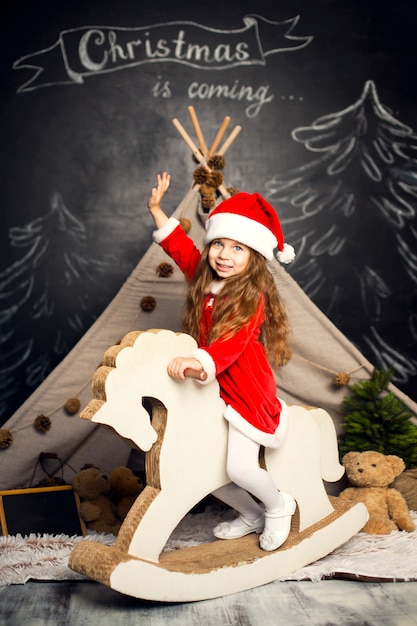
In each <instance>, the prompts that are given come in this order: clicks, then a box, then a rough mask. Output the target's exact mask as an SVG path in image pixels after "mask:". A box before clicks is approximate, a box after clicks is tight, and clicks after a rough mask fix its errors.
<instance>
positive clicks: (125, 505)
mask: <svg viewBox="0 0 417 626" xmlns="http://www.w3.org/2000/svg"><path fill="white" fill-rule="evenodd" d="M110 486H111V494H112V501H113V503H114V504H115V506H116V513H117V517H118V518H119V520H121V521H123V520H124V519H125V517H126V515H127V514H128V512H129V509H130V507H131V506H132V504H133V503H134V501H135V500H136V498H137V497H138V495H139V494H140V493H141V491H143V488H144V485H143V481H142V479H141V478H139V477H138V476H136V474H134V473H133V471H132V470H131V469H130V468H128V467H123V466H122V467H116V468H115V469H114V470H112V472H111V473H110Z"/></svg>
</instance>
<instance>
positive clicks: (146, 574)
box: [69, 330, 368, 602]
mask: <svg viewBox="0 0 417 626" xmlns="http://www.w3.org/2000/svg"><path fill="white" fill-rule="evenodd" d="M195 347H196V344H195V341H194V340H193V339H192V338H191V337H190V336H189V335H186V334H184V333H174V332H172V331H168V330H150V331H133V332H130V333H128V334H127V335H126V336H125V337H124V338H123V340H122V341H121V343H120V344H119V345H117V346H112V347H111V348H109V350H107V352H106V354H105V356H104V360H103V364H102V365H101V366H100V367H99V368H98V369H97V370H96V372H95V374H94V377H93V394H94V399H93V400H92V401H91V402H90V403H89V404H88V406H87V407H86V408H85V409H84V411H83V412H82V414H81V417H82V418H84V419H90V420H91V421H93V422H97V423H100V424H105V425H107V426H108V427H111V428H112V429H114V430H115V431H116V432H117V433H118V434H119V435H120V436H122V437H123V438H125V439H127V440H129V441H131V442H133V444H134V445H135V446H137V447H139V448H140V449H142V450H144V451H145V452H146V484H147V485H146V487H145V489H144V490H143V491H142V493H141V494H140V495H139V496H138V498H137V500H136V502H135V503H134V504H133V506H132V508H131V509H130V511H129V513H128V515H127V517H126V519H125V521H124V523H123V525H122V527H121V529H120V531H119V534H118V536H117V538H116V541H115V545H114V546H113V547H109V546H106V545H103V544H101V543H97V542H94V541H81V542H80V543H78V544H77V546H76V547H75V549H74V550H73V552H72V554H71V556H70V561H69V566H70V567H71V568H72V569H73V570H76V571H78V572H80V573H82V574H84V575H86V576H88V577H89V578H92V579H94V580H96V581H98V582H100V583H103V584H104V585H107V586H109V587H111V588H112V589H114V590H117V591H119V592H121V593H124V594H127V595H130V596H133V597H137V598H142V599H147V600H156V601H169V602H184V601H195V600H203V599H208V598H214V597H218V596H223V595H227V594H230V593H235V592H239V591H243V590H246V589H250V588H253V587H257V586H260V585H263V584H265V583H268V582H271V581H273V580H277V579H279V578H281V577H283V576H285V575H287V574H289V573H291V572H293V571H295V570H297V569H299V568H301V567H304V566H306V565H307V564H309V563H312V562H314V561H316V560H317V559H320V558H322V557H324V556H325V555H327V554H329V553H330V552H331V551H333V550H334V549H335V548H337V547H338V546H340V545H341V544H343V543H345V542H346V541H348V540H349V539H350V538H351V537H352V536H353V535H354V534H356V533H357V532H359V530H360V529H361V528H362V527H363V525H364V524H365V522H366V520H367V517H368V514H367V510H366V508H365V506H364V505H363V504H357V505H355V506H353V507H352V506H350V505H349V504H346V503H341V502H339V501H338V499H337V498H332V499H331V500H330V499H329V497H328V495H327V493H326V491H325V488H324V484H323V480H325V481H329V482H334V481H337V480H339V478H340V477H341V476H342V474H343V471H344V470H343V467H342V466H341V465H340V463H339V460H338V448H337V440H336V433H335V429H334V425H333V422H332V419H331V418H330V416H329V415H328V413H327V412H326V411H324V410H322V409H319V408H310V409H307V408H303V407H300V406H291V407H289V413H290V418H289V428H288V433H287V437H286V439H285V442H284V444H283V445H282V446H281V447H280V448H278V449H276V450H273V449H268V450H267V451H266V453H265V454H264V456H263V458H262V459H260V462H261V463H263V464H264V465H265V467H267V468H268V470H269V472H270V473H271V475H272V476H273V478H274V480H275V482H276V485H277V487H278V488H279V489H282V490H283V491H286V492H288V493H290V494H291V495H292V496H293V497H294V498H295V500H296V501H297V510H296V513H295V515H294V517H293V523H292V529H291V533H290V535H289V537H288V539H287V541H286V542H285V543H284V545H283V546H281V548H279V549H278V550H276V551H275V552H264V551H263V550H261V549H260V548H259V545H258V537H257V535H247V536H246V537H242V538H241V539H235V540H228V541H222V540H214V538H213V541H211V542H209V543H206V544H202V545H198V546H195V547H188V548H183V549H178V550H174V551H164V550H163V548H164V546H165V544H166V542H167V540H168V539H169V537H170V535H171V533H172V532H173V531H174V529H175V528H176V526H177V525H178V523H179V522H180V521H181V520H182V518H183V517H184V516H185V515H186V514H187V513H188V512H189V511H190V510H191V509H192V508H193V507H194V506H195V505H196V504H197V503H198V502H200V501H201V500H202V499H203V498H204V497H205V496H207V495H208V494H210V493H211V492H213V491H214V490H215V489H217V488H219V487H221V486H223V485H225V484H227V483H228V482H229V479H228V477H227V474H226V444H227V425H226V421H225V419H224V418H223V409H224V402H223V400H222V399H221V398H220V395H219V387H218V383H217V381H216V380H215V381H213V382H212V383H210V384H208V385H200V384H199V383H198V382H197V381H196V380H193V379H192V378H187V379H186V380H185V381H178V380H174V379H172V378H170V377H169V376H168V374H167V371H166V368H167V364H168V362H169V361H170V360H171V359H172V358H173V357H174V356H177V355H178V354H186V353H189V352H190V351H191V350H192V349H194V348H195Z"/></svg>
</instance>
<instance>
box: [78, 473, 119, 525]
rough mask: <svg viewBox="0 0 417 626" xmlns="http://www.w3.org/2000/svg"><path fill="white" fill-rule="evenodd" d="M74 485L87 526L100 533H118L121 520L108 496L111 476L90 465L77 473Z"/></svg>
mask: <svg viewBox="0 0 417 626" xmlns="http://www.w3.org/2000/svg"><path fill="white" fill-rule="evenodd" d="M72 486H73V488H74V491H76V492H77V493H78V495H79V497H80V501H81V504H80V515H81V517H82V518H83V520H84V521H85V523H86V526H87V528H89V529H90V530H95V531H96V532H98V533H106V534H109V533H112V534H113V535H117V533H118V532H119V529H120V521H119V520H118V519H117V517H116V512H115V508H114V505H113V504H112V502H111V501H110V498H109V497H108V496H107V494H108V493H109V491H110V477H109V476H107V474H103V473H102V472H100V470H99V469H97V468H96V467H88V468H86V469H82V470H80V471H79V472H78V474H75V476H74V478H73V480H72Z"/></svg>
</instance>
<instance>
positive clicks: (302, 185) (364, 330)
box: [267, 81, 417, 397]
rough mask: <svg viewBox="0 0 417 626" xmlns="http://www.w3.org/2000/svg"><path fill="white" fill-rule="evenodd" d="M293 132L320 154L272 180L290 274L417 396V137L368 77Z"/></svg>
mask: <svg viewBox="0 0 417 626" xmlns="http://www.w3.org/2000/svg"><path fill="white" fill-rule="evenodd" d="M292 137H293V139H294V140H295V141H296V142H299V143H302V144H303V145H304V146H305V148H306V149H307V150H309V151H310V152H312V153H314V155H318V157H317V158H314V160H313V161H312V162H310V163H308V164H306V165H302V166H300V167H298V168H295V169H293V170H291V171H288V172H285V173H283V174H282V175H281V174H278V175H276V176H274V177H273V179H272V180H270V181H268V183H267V190H268V191H267V196H268V198H269V199H270V200H271V201H273V202H274V203H275V206H277V207H279V209H280V214H283V215H284V219H283V220H282V221H283V225H284V231H285V236H286V239H287V241H289V242H290V243H292V244H293V245H294V246H295V247H296V248H297V250H298V254H297V258H296V260H295V262H294V264H292V267H289V271H290V272H291V274H292V276H293V277H294V278H295V279H296V280H297V282H298V283H299V284H300V285H301V287H302V288H303V289H304V291H305V292H306V293H307V294H308V295H309V296H310V298H311V299H312V300H313V301H314V302H315V303H316V304H317V305H318V306H319V307H320V309H321V310H322V311H324V312H325V313H326V315H327V316H328V317H329V318H330V319H331V320H332V321H333V322H334V323H335V324H336V326H338V328H339V329H340V330H342V332H344V334H345V335H346V336H348V337H349V339H350V340H351V341H353V342H354V343H355V344H356V345H357V346H358V347H359V349H360V350H361V351H362V352H363V353H364V354H365V355H367V356H368V358H369V360H371V362H373V363H374V364H375V365H376V366H378V367H379V368H383V369H387V368H392V369H393V371H394V376H393V380H394V381H395V382H396V383H397V384H398V385H399V386H400V387H402V388H403V389H405V391H406V392H407V391H409V392H411V393H410V395H412V396H414V397H415V388H416V387H415V382H416V375H417V349H416V346H417V306H416V301H417V220H416V209H417V135H416V134H415V133H414V132H413V130H412V129H411V128H410V127H409V126H406V125H405V124H403V123H401V122H400V121H398V120H397V119H395V118H394V117H393V115H392V114H391V112H390V111H389V110H388V109H387V108H385V107H384V106H382V104H381V103H380V101H379V99H378V94H377V91H376V88H375V85H374V83H373V82H372V81H368V82H367V83H366V84H365V87H364V90H363V92H362V94H361V96H360V98H359V100H358V101H357V102H355V103H354V104H353V105H351V106H349V107H347V108H346V109H344V110H342V111H338V112H337V113H332V114H330V115H325V116H323V117H320V118H318V119H317V120H315V121H314V122H313V123H312V124H311V125H310V126H305V127H299V128H296V129H295V130H294V131H293V132H292ZM413 390H414V391H413Z"/></svg>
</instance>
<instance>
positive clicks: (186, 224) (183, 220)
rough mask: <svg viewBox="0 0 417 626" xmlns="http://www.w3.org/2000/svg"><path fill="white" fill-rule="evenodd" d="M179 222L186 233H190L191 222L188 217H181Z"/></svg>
mask: <svg viewBox="0 0 417 626" xmlns="http://www.w3.org/2000/svg"><path fill="white" fill-rule="evenodd" d="M179 222H180V224H181V226H182V227H183V229H184V230H185V232H186V233H189V232H190V230H191V222H190V220H189V219H187V218H186V217H180V219H179Z"/></svg>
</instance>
